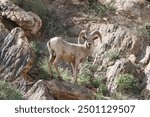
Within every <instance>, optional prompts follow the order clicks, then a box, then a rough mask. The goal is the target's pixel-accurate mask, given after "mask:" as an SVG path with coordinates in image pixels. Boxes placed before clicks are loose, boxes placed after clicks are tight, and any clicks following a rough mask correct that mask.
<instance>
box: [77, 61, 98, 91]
mask: <svg viewBox="0 0 150 117" xmlns="http://www.w3.org/2000/svg"><path fill="white" fill-rule="evenodd" d="M96 69H97V66H96V65H92V63H91V62H85V63H84V65H83V66H82V68H81V69H80V73H79V75H78V83H79V84H80V85H84V86H86V87H89V88H90V87H92V82H91V81H93V79H94V72H95V71H96Z"/></svg>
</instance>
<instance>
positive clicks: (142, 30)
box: [137, 23, 150, 38]
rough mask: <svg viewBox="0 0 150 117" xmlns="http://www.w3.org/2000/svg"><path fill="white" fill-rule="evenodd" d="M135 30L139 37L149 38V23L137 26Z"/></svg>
mask: <svg viewBox="0 0 150 117" xmlns="http://www.w3.org/2000/svg"><path fill="white" fill-rule="evenodd" d="M137 29H138V32H139V34H140V35H142V36H144V37H146V38H150V23H143V24H142V25H139V26H138V28H137Z"/></svg>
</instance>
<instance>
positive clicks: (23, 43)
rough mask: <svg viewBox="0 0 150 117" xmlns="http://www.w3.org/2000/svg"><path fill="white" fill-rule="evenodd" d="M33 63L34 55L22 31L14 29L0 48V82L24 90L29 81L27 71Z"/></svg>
mask: <svg viewBox="0 0 150 117" xmlns="http://www.w3.org/2000/svg"><path fill="white" fill-rule="evenodd" d="M33 62H34V54H33V52H32V48H31V47H30V45H29V43H28V40H27V38H26V36H25V33H24V31H23V30H22V29H21V28H19V27H17V28H14V29H13V30H12V31H11V32H10V33H9V34H8V35H7V36H6V37H5V38H4V41H3V43H2V45H1V47H0V80H5V81H9V82H11V83H12V84H13V85H14V86H15V87H17V88H18V89H21V90H24V91H25V89H26V81H29V80H30V77H29V76H28V74H27V73H28V71H29V70H30V68H31V67H32V65H33Z"/></svg>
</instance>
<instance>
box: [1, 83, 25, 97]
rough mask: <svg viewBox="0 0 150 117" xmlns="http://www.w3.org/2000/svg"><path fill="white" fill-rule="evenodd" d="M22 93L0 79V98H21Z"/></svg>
mask: <svg viewBox="0 0 150 117" xmlns="http://www.w3.org/2000/svg"><path fill="white" fill-rule="evenodd" d="M21 99H23V97H22V94H21V93H20V92H19V91H18V90H17V89H15V88H13V87H12V86H11V85H10V84H9V83H8V82H5V81H0V100H21Z"/></svg>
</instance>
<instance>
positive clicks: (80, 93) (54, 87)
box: [46, 79, 93, 100]
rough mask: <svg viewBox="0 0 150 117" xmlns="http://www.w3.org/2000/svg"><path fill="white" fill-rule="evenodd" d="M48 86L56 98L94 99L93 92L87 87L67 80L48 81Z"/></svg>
mask: <svg viewBox="0 0 150 117" xmlns="http://www.w3.org/2000/svg"><path fill="white" fill-rule="evenodd" d="M46 83H47V87H48V89H49V91H50V92H51V94H52V95H53V97H54V98H55V99H59V100H60V99H61V100H63V99H66V100H88V99H92V96H93V92H92V91H91V90H89V89H87V88H85V87H82V86H78V85H76V84H72V83H69V82H65V81H60V80H54V79H53V80H51V81H47V82H46Z"/></svg>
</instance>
